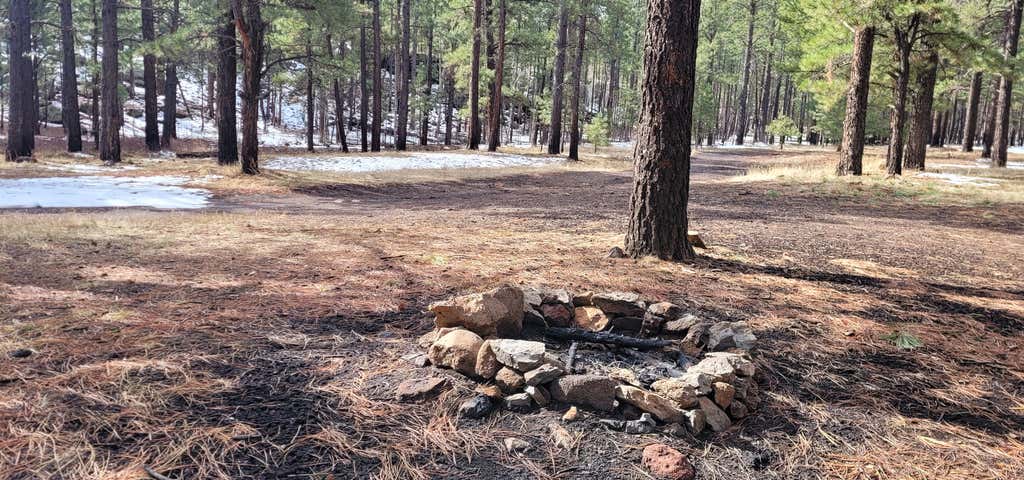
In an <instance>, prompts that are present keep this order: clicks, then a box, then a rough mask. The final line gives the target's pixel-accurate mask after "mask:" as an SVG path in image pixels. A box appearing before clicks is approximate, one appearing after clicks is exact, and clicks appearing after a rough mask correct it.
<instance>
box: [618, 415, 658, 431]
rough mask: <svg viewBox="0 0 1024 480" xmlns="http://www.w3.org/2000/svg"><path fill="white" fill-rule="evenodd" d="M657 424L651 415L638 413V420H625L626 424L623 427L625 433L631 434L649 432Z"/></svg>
mask: <svg viewBox="0 0 1024 480" xmlns="http://www.w3.org/2000/svg"><path fill="white" fill-rule="evenodd" d="M657 425H658V424H657V423H656V422H655V421H654V418H652V417H651V414H649V413H644V414H643V415H640V419H639V420H630V421H628V422H626V426H625V428H624V429H623V430H624V431H625V432H626V433H629V434H632V435H643V434H645V433H651V432H653V431H654V427H656V426H657Z"/></svg>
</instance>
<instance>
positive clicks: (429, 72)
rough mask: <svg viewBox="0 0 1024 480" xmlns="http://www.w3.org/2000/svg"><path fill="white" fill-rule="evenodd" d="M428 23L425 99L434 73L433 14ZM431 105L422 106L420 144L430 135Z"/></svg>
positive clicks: (424, 84)
mask: <svg viewBox="0 0 1024 480" xmlns="http://www.w3.org/2000/svg"><path fill="white" fill-rule="evenodd" d="M428 21H429V22H430V25H429V26H428V27H427V65H426V68H425V69H424V72H423V73H424V77H426V78H425V79H424V80H423V97H424V98H425V99H427V100H429V99H430V98H431V95H430V90H431V87H432V86H433V81H434V80H433V74H434V19H433V16H431V18H430V19H429V20H428ZM432 107H433V105H430V104H429V103H428V104H427V105H426V106H425V107H424V108H423V118H422V119H420V145H423V146H426V145H427V138H428V137H429V135H430V111H431V109H432Z"/></svg>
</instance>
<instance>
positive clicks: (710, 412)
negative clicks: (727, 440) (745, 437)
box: [697, 397, 732, 432]
mask: <svg viewBox="0 0 1024 480" xmlns="http://www.w3.org/2000/svg"><path fill="white" fill-rule="evenodd" d="M697 401H698V403H699V404H700V409H701V411H702V412H704V417H705V419H706V420H707V423H708V425H711V429H712V430H714V431H716V432H721V431H724V430H726V429H728V428H729V427H730V426H732V420H730V419H729V415H726V413H725V412H723V411H722V409H721V408H718V405H715V402H713V401H711V399H710V398H708V397H700V398H698V399H697Z"/></svg>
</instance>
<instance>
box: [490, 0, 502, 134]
mask: <svg viewBox="0 0 1024 480" xmlns="http://www.w3.org/2000/svg"><path fill="white" fill-rule="evenodd" d="M496 1H497V2H498V43H497V45H496V47H497V50H498V51H497V57H496V59H495V62H494V86H493V94H492V96H491V107H490V116H489V119H488V120H489V122H488V124H489V125H488V127H489V129H488V133H487V151H488V152H496V151H498V143H500V142H499V139H500V138H501V113H502V104H503V101H504V94H503V93H502V86H503V84H504V83H505V21H506V18H505V16H506V6H505V1H506V0H496Z"/></svg>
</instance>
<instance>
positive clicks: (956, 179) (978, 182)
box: [916, 172, 998, 187]
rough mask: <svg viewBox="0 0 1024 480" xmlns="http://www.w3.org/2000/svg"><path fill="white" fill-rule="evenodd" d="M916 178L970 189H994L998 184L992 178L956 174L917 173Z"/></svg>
mask: <svg viewBox="0 0 1024 480" xmlns="http://www.w3.org/2000/svg"><path fill="white" fill-rule="evenodd" d="M916 176H917V177H920V178H934V179H937V180H941V181H943V182H946V183H951V184H953V185H967V186H972V187H995V186H997V185H998V183H995V182H997V181H998V180H996V179H993V178H982V177H968V176H966V175H958V174H956V173H934V172H926V173H918V174H917V175H916Z"/></svg>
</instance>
